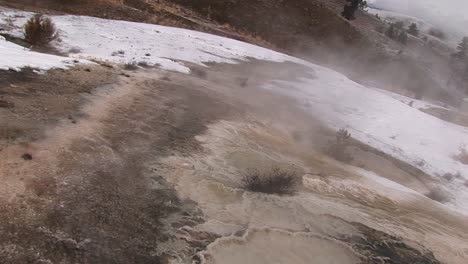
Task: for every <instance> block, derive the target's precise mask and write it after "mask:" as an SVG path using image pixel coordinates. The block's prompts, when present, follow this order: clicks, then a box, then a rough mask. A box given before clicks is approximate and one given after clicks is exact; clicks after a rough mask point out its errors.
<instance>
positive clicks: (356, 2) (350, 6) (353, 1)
mask: <svg viewBox="0 0 468 264" xmlns="http://www.w3.org/2000/svg"><path fill="white" fill-rule="evenodd" d="M346 1H348V3H347V4H346V5H345V6H344V10H343V12H342V13H341V15H342V16H343V17H344V18H346V19H348V20H354V19H355V17H354V13H355V12H356V10H357V9H358V8H359V6H360V5H361V4H362V1H363V0H346Z"/></svg>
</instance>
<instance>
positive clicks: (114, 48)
mask: <svg viewBox="0 0 468 264" xmlns="http://www.w3.org/2000/svg"><path fill="white" fill-rule="evenodd" d="M1 10H2V9H0V11H1ZM2 13H3V14H2ZM2 13H0V21H2V17H3V21H5V19H6V18H10V19H12V20H13V24H14V26H15V28H13V29H11V30H10V32H11V33H12V34H13V35H17V36H18V35H19V36H20V35H21V34H22V33H21V30H20V26H21V25H23V24H24V23H25V22H26V21H27V19H28V17H30V16H31V15H32V13H27V12H18V14H17V13H15V12H14V11H11V10H9V9H4V12H2ZM52 20H53V22H54V23H55V25H56V26H57V28H58V30H59V33H60V42H58V43H55V44H56V46H57V48H58V49H60V50H61V51H63V52H68V51H70V50H71V49H75V50H80V52H79V53H78V54H75V55H73V56H75V57H80V58H88V59H90V58H93V59H98V60H106V61H110V62H114V63H122V64H123V63H131V62H136V63H138V62H146V63H147V64H149V65H159V66H160V67H161V68H162V69H165V70H172V71H179V72H183V73H189V72H190V69H189V67H187V66H185V65H184V63H183V62H191V63H196V64H201V65H204V64H203V62H224V63H237V61H239V60H247V59H248V58H255V59H260V60H271V61H286V60H289V61H299V60H297V59H295V58H292V57H289V56H286V55H284V54H280V53H277V52H274V51H271V50H268V49H264V48H260V47H257V46H254V45H250V44H247V43H244V42H240V41H236V40H232V39H226V38H222V37H218V36H214V35H210V34H205V33H201V32H196V31H191V30H185V29H178V28H171V27H165V26H158V25H151V24H143V23H134V22H127V21H115V20H106V19H99V18H92V17H84V16H54V17H53V18H52ZM4 23H5V22H4Z"/></svg>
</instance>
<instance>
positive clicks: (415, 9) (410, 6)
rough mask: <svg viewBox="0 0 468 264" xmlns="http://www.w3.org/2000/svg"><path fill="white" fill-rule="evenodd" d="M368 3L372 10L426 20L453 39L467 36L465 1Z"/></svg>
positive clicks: (385, 0) (467, 3)
mask: <svg viewBox="0 0 468 264" xmlns="http://www.w3.org/2000/svg"><path fill="white" fill-rule="evenodd" d="M368 2H369V5H370V6H372V7H373V8H378V9H384V10H387V11H392V12H398V13H402V14H405V15H409V16H414V17H417V18H420V19H423V20H426V21H427V22H430V23H432V24H434V25H436V26H438V27H440V28H441V29H443V30H445V31H448V33H452V34H454V37H461V36H468V13H467V10H468V1H466V0H445V1H440V0H370V1H368Z"/></svg>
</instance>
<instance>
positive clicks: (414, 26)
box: [408, 23, 419, 37]
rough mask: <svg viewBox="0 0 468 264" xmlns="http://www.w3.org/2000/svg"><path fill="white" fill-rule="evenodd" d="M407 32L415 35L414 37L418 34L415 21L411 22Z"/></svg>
mask: <svg viewBox="0 0 468 264" xmlns="http://www.w3.org/2000/svg"><path fill="white" fill-rule="evenodd" d="M408 33H409V34H411V35H413V36H415V37H417V36H418V35H419V29H418V25H416V23H412V24H411V25H410V26H409V29H408Z"/></svg>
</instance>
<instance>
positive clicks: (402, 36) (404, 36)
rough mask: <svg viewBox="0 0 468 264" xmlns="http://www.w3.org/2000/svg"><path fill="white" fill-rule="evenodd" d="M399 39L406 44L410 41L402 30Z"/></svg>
mask: <svg viewBox="0 0 468 264" xmlns="http://www.w3.org/2000/svg"><path fill="white" fill-rule="evenodd" d="M398 41H399V42H401V43H403V44H404V45H406V43H408V35H407V34H406V32H405V31H403V30H402V31H401V32H400V35H398Z"/></svg>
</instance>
